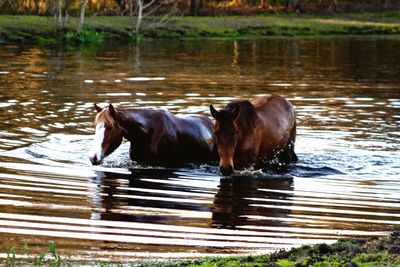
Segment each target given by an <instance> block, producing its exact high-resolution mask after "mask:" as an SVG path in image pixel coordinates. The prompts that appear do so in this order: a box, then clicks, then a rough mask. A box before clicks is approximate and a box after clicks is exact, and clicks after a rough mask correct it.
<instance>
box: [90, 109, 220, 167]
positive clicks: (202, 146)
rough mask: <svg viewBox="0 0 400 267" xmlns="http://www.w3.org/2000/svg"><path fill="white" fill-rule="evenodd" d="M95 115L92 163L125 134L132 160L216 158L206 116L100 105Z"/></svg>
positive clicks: (157, 161) (159, 162) (171, 162)
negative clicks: (177, 114) (102, 106)
mask: <svg viewBox="0 0 400 267" xmlns="http://www.w3.org/2000/svg"><path fill="white" fill-rule="evenodd" d="M95 108H96V111H97V115H96V119H95V128H96V133H95V141H94V144H93V148H92V150H91V151H90V153H89V158H90V161H91V162H92V164H93V165H97V164H100V163H101V161H102V160H103V159H104V158H105V157H106V156H108V155H109V154H111V153H112V152H113V151H114V150H115V149H116V148H117V147H119V145H120V144H121V142H122V139H123V138H125V139H127V140H128V141H130V143H131V146H130V150H129V155H130V158H131V159H132V160H134V161H137V162H141V163H146V164H157V165H179V164H181V163H203V162H209V161H212V160H216V159H217V158H218V155H217V153H216V150H215V149H214V143H213V138H212V136H213V135H212V134H213V124H212V122H211V120H210V119H209V118H208V117H207V116H203V115H187V116H175V115H173V114H171V113H170V112H168V111H166V110H152V109H136V108H114V107H113V105H111V104H110V105H109V107H108V108H104V109H102V108H100V107H98V106H97V105H96V104H95Z"/></svg>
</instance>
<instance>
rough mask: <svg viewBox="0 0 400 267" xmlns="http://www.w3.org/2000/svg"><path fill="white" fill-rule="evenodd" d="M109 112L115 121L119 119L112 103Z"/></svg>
mask: <svg viewBox="0 0 400 267" xmlns="http://www.w3.org/2000/svg"><path fill="white" fill-rule="evenodd" d="M108 110H109V111H110V114H111V117H113V118H114V119H115V120H117V119H118V114H117V111H116V110H115V108H114V106H113V105H112V104H111V103H110V105H109V106H108Z"/></svg>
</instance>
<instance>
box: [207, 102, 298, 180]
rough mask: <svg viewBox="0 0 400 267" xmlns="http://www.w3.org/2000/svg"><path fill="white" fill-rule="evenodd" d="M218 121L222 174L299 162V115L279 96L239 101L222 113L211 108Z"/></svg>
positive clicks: (216, 126) (217, 140)
mask: <svg viewBox="0 0 400 267" xmlns="http://www.w3.org/2000/svg"><path fill="white" fill-rule="evenodd" d="M210 110H211V115H212V116H213V117H214V118H215V120H216V122H215V126H214V135H215V142H216V145H217V148H218V154H219V157H220V171H221V173H222V174H223V175H230V174H231V173H232V172H233V170H234V169H244V168H247V167H250V166H253V165H254V166H255V167H262V166H265V165H266V164H267V163H270V162H275V163H284V164H289V163H290V162H293V161H296V160H297V157H296V154H295V153H294V143H295V139H296V113H295V111H294V108H293V106H292V105H291V104H290V102H289V101H287V100H286V99H285V98H283V97H281V96H277V95H271V96H265V97H257V98H255V99H253V100H252V101H247V100H236V101H233V102H231V103H229V104H228V105H227V106H226V107H225V109H223V110H221V111H217V110H215V108H214V107H213V106H212V105H211V106H210Z"/></svg>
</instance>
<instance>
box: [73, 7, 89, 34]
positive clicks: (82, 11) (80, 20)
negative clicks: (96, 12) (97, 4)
mask: <svg viewBox="0 0 400 267" xmlns="http://www.w3.org/2000/svg"><path fill="white" fill-rule="evenodd" d="M86 4H87V0H82V3H81V14H80V16H79V23H78V28H77V29H76V32H77V33H81V32H82V28H83V21H84V20H85V9H86Z"/></svg>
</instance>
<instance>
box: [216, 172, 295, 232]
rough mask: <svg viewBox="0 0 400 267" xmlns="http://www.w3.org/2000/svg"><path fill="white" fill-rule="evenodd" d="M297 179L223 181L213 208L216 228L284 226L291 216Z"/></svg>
mask: <svg viewBox="0 0 400 267" xmlns="http://www.w3.org/2000/svg"><path fill="white" fill-rule="evenodd" d="M292 190H293V179H292V178H287V177H282V178H273V179H272V178H270V177H260V178H259V177H248V176H235V177H233V178H232V179H221V180H220V184H219V189H218V193H217V194H216V195H215V198H214V206H213V208H212V219H213V223H212V224H213V227H217V228H235V227H237V226H244V225H247V226H249V225H257V226H282V224H284V222H282V220H281V218H286V217H288V214H289V213H290V212H291V211H290V209H289V208H287V209H286V208H284V209H282V208H281V207H282V206H285V205H286V206H290V205H291V204H290V201H288V202H287V203H286V201H287V200H288V199H290V198H291V194H292Z"/></svg>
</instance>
